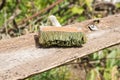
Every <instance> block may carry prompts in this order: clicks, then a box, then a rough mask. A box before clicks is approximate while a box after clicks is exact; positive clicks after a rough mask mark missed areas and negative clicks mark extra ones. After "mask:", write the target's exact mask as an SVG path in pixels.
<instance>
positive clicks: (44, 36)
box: [39, 31, 86, 47]
mask: <svg viewBox="0 0 120 80" xmlns="http://www.w3.org/2000/svg"><path fill="white" fill-rule="evenodd" d="M85 42H86V36H85V34H84V33H82V32H62V31H41V32H40V33H39V43H40V45H41V46H42V47H51V46H57V47H75V46H76V47H78V46H82V44H84V43H85Z"/></svg>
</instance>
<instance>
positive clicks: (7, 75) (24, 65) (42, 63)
mask: <svg viewBox="0 0 120 80" xmlns="http://www.w3.org/2000/svg"><path fill="white" fill-rule="evenodd" d="M114 19H115V20H114ZM119 20H120V14H119V15H115V16H110V17H106V18H103V19H101V21H102V22H101V23H100V24H99V25H98V27H99V29H100V30H99V31H95V32H91V31H87V36H88V42H87V43H86V44H84V45H83V47H81V48H36V47H35V40H34V35H35V34H36V33H33V34H28V35H25V36H21V37H17V38H13V39H9V40H7V39H6V40H1V41H0V80H18V79H24V78H26V77H28V76H31V75H33V74H37V73H40V72H43V71H46V70H49V69H51V68H54V67H57V66H60V65H62V64H65V63H67V62H69V61H72V60H74V59H76V58H80V57H83V56H85V55H88V54H91V53H93V52H95V51H98V50H101V49H103V48H106V47H109V46H112V45H115V44H119V43H120V23H119ZM88 22H89V21H88ZM88 22H87V21H86V24H87V23H88ZM103 23H104V24H103ZM78 24H79V25H80V26H81V25H83V26H84V25H86V24H85V23H84V22H82V23H78ZM78 24H74V26H77V25H78ZM102 25H104V27H100V26H102ZM108 27H109V28H108ZM86 30H87V29H86Z"/></svg>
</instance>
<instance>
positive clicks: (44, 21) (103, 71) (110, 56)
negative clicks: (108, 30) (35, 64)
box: [0, 0, 120, 80]
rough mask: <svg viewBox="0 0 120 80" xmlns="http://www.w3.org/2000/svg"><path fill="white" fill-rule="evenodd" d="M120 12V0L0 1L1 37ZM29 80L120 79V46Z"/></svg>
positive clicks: (9, 36)
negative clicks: (55, 21)
mask: <svg viewBox="0 0 120 80" xmlns="http://www.w3.org/2000/svg"><path fill="white" fill-rule="evenodd" d="M119 13H120V0H0V40H1V39H9V38H13V37H17V36H21V35H25V34H29V33H33V32H38V29H39V26H50V25H51V24H50V23H49V20H48V17H49V16H50V15H54V16H56V18H57V19H58V21H59V22H60V24H61V25H62V26H64V25H68V24H73V23H76V22H81V21H84V20H88V19H95V18H103V17H106V16H109V15H114V14H119ZM26 80H120V46H119V45H117V46H114V47H111V48H107V49H104V50H101V51H98V52H95V53H93V54H91V55H88V56H85V57H83V58H80V59H77V60H75V61H72V62H70V63H67V64H65V65H63V66H60V67H57V68H55V69H52V70H49V71H46V72H43V73H41V74H38V75H35V76H32V77H29V78H27V79H26Z"/></svg>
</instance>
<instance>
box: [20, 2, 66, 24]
mask: <svg viewBox="0 0 120 80" xmlns="http://www.w3.org/2000/svg"><path fill="white" fill-rule="evenodd" d="M62 1H64V0H58V1H56V2H55V3H53V4H51V5H50V6H49V7H47V8H45V9H43V10H41V11H40V12H38V13H35V14H34V15H33V16H30V17H28V18H27V19H23V20H22V21H21V22H20V23H18V25H21V24H24V23H26V22H27V21H29V20H31V19H32V18H35V17H37V16H38V15H40V14H41V13H44V12H46V11H48V10H50V9H51V8H53V7H54V6H56V5H58V4H59V3H61V2H62Z"/></svg>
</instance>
